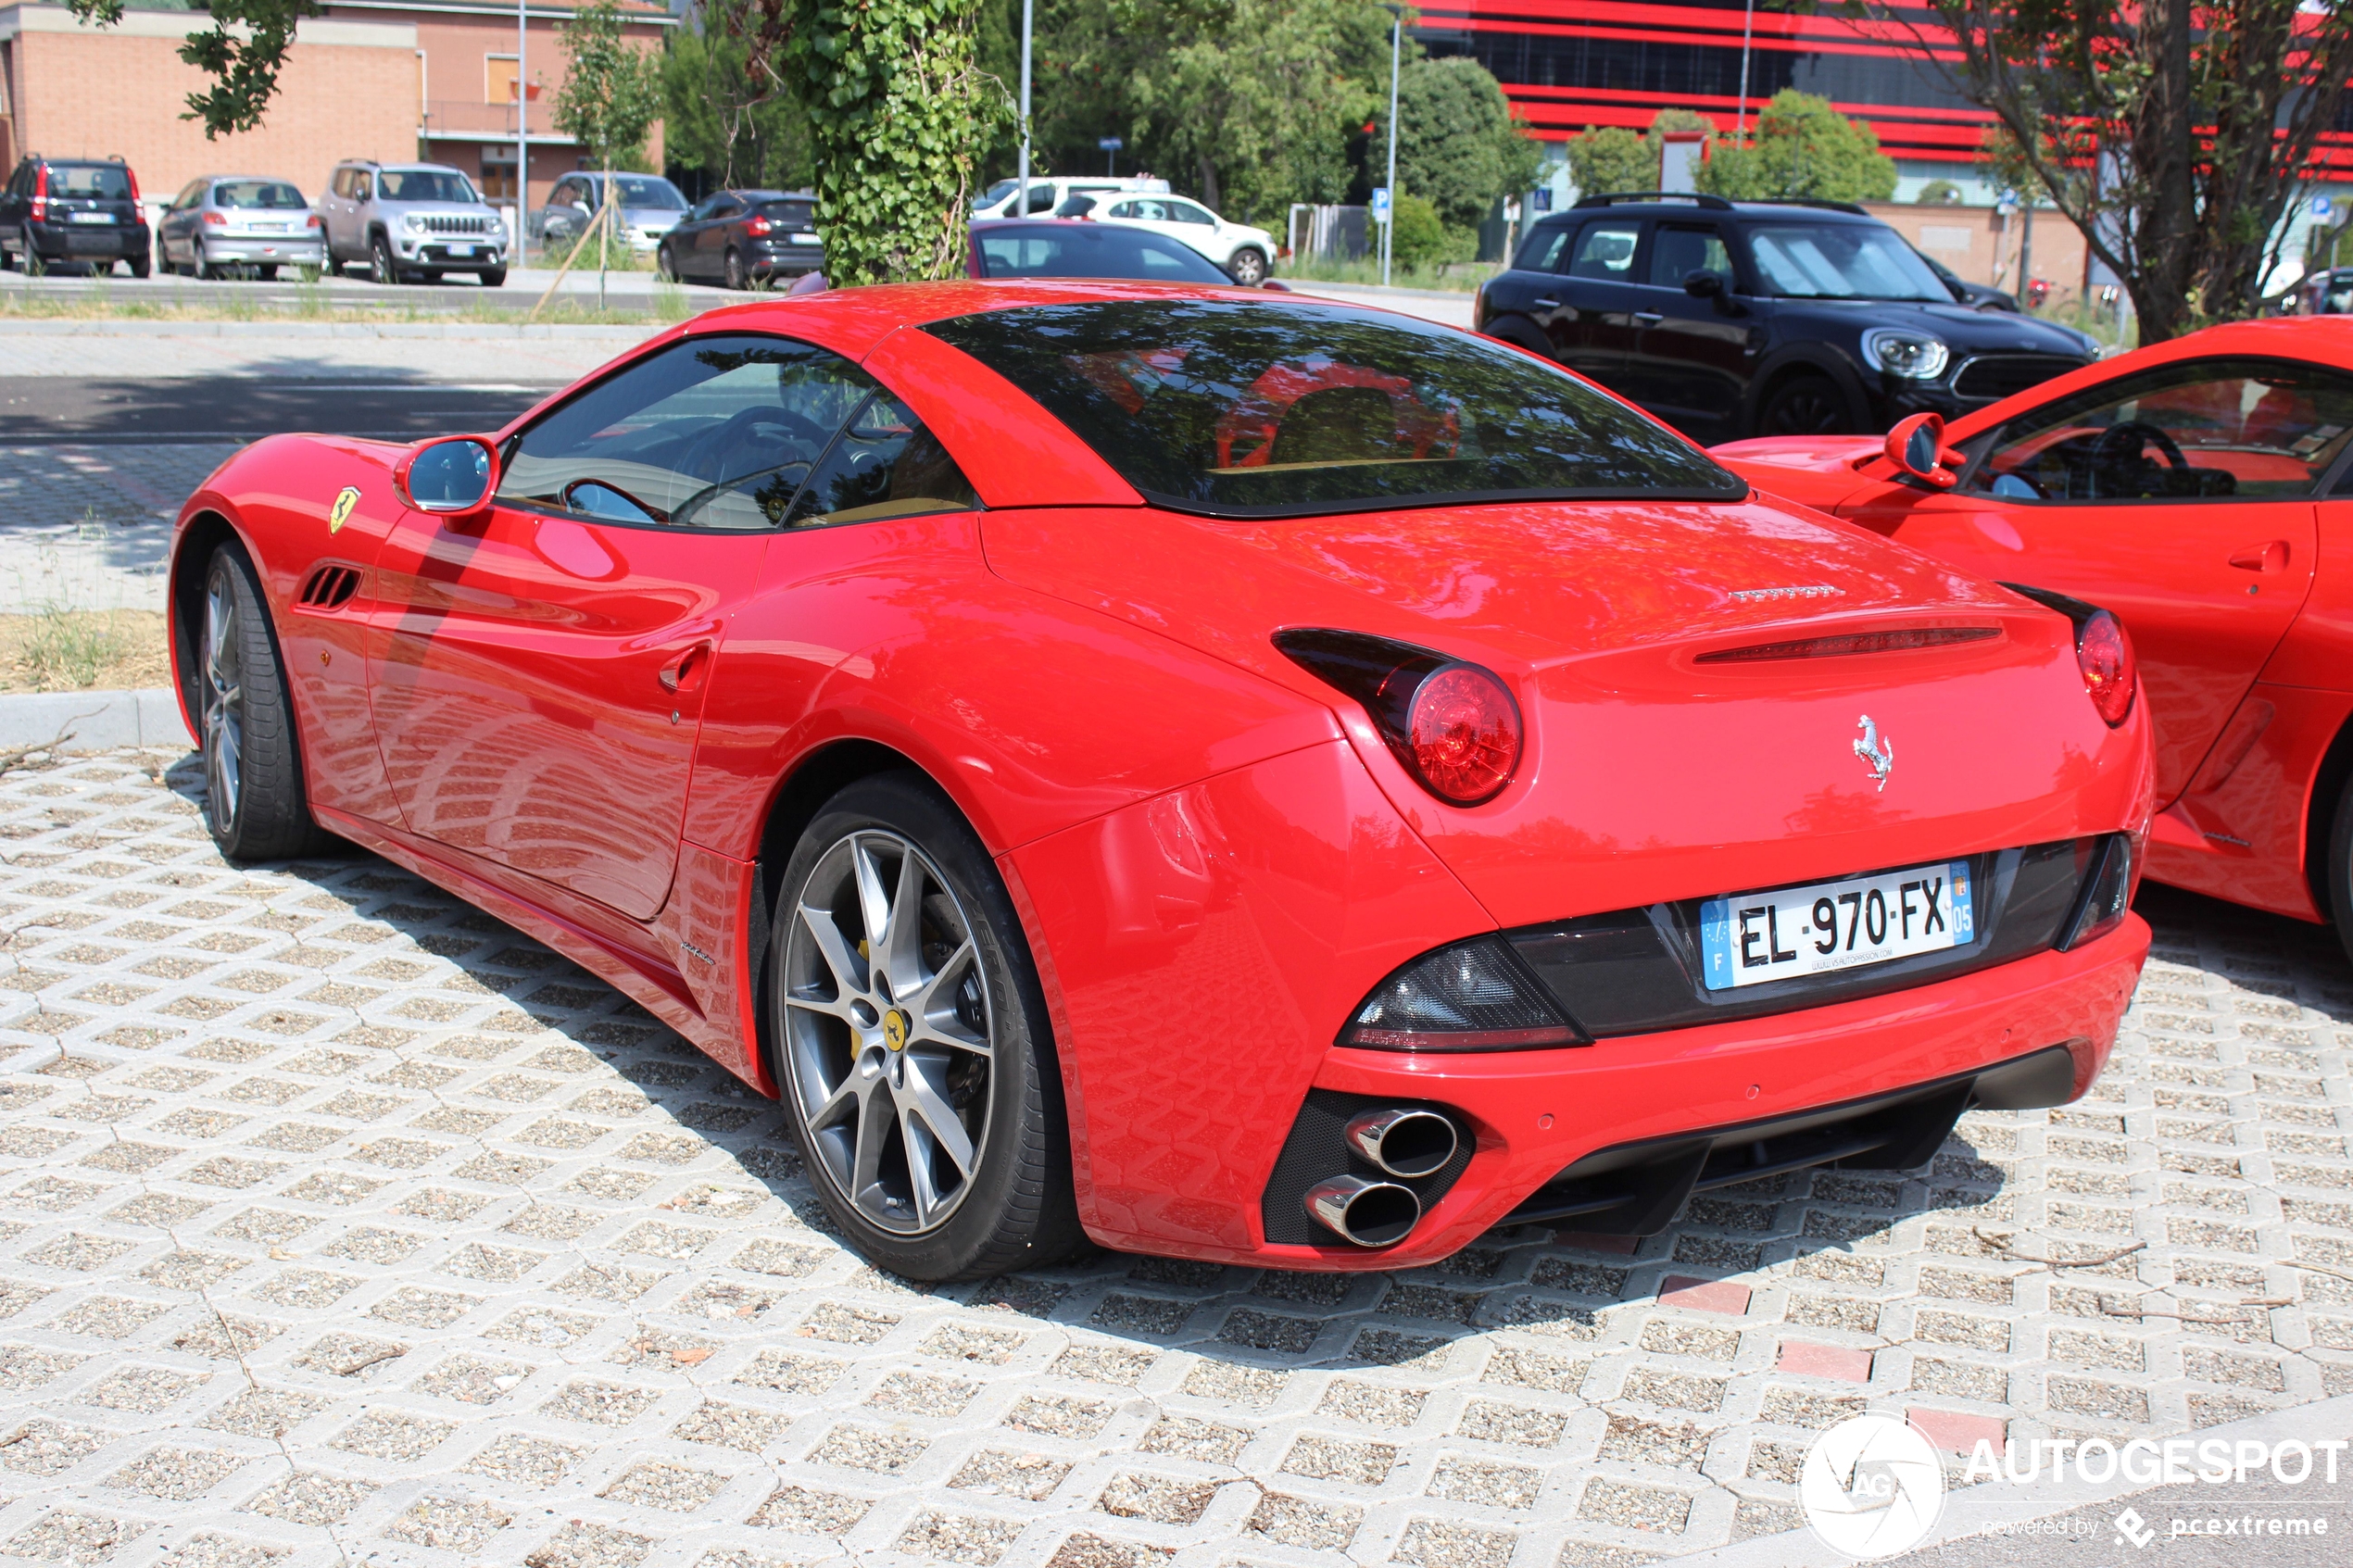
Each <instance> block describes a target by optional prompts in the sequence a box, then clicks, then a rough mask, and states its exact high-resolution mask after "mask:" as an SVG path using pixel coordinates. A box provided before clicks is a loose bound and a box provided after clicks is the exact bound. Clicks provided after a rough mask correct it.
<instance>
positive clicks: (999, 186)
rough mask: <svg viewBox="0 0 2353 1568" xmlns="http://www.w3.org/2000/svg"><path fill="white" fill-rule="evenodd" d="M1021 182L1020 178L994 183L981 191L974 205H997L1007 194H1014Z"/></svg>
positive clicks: (1033, 182)
mask: <svg viewBox="0 0 2353 1568" xmlns="http://www.w3.org/2000/svg"><path fill="white" fill-rule="evenodd" d="M1031 183H1032V184H1035V183H1037V182H1035V181H1032V182H1031ZM1020 184H1021V182H1020V181H1018V180H1000V181H998V182H996V183H995V184H994V185H991V186H989V187H988V189H987V190H985V191H983V192H981V194H980V200H978V201H976V202H975V203H973V205H974V206H975V207H995V206H996V205H997V204H998V203H999V202H1000V201H1003V200H1004V199H1005V198H1006V197H1007V196H1010V195H1012V194H1013V192H1014V190H1015V189H1016V188H1017V187H1018V186H1019V185H1020Z"/></svg>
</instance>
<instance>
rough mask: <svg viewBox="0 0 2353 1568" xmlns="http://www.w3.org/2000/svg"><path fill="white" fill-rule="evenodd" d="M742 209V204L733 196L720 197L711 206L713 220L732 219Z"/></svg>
mask: <svg viewBox="0 0 2353 1568" xmlns="http://www.w3.org/2000/svg"><path fill="white" fill-rule="evenodd" d="M743 209H744V204H743V203H741V202H739V201H737V200H736V198H735V197H733V196H721V197H720V198H718V199H717V200H716V201H714V202H712V203H711V217H713V218H733V217H735V216H736V214H737V213H739V212H741V211H742V210H743Z"/></svg>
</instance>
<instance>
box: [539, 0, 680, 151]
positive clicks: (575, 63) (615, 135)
mask: <svg viewBox="0 0 2353 1568" xmlns="http://www.w3.org/2000/svg"><path fill="white" fill-rule="evenodd" d="M560 38H561V40H562V43H563V49H564V55H565V56H566V58H567V60H568V62H569V63H568V65H567V66H566V69H565V71H564V84H563V86H562V87H561V88H560V89H559V90H558V92H557V94H556V113H555V120H556V129H557V130H559V131H560V132H563V133H564V134H565V135H567V136H570V137H571V138H573V140H574V141H576V142H578V143H579V144H581V146H582V147H584V148H585V149H586V151H587V154H588V160H589V162H590V163H591V164H592V165H594V166H595V167H596V168H598V169H613V168H617V167H618V168H626V167H628V166H629V165H631V164H633V163H635V162H636V161H637V160H638V159H640V158H642V157H644V152H643V149H644V147H645V144H646V135H647V132H650V131H651V130H652V129H653V124H654V121H655V120H657V119H660V118H661V107H662V91H661V64H660V62H659V61H658V60H656V59H655V57H654V56H652V55H650V54H648V53H647V52H646V51H645V50H643V49H640V48H638V47H637V46H636V45H635V44H632V43H630V42H629V41H628V40H627V39H625V38H623V36H622V33H621V11H620V9H619V8H618V7H617V6H614V5H613V3H612V0H594V4H591V5H588V6H583V7H581V9H580V10H578V11H576V12H574V13H573V19H572V20H570V21H568V22H566V23H564V24H563V26H562V28H561V30H560Z"/></svg>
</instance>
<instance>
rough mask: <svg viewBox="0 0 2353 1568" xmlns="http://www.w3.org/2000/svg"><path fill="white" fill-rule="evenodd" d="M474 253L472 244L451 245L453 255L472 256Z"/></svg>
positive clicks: (450, 252)
mask: <svg viewBox="0 0 2353 1568" xmlns="http://www.w3.org/2000/svg"><path fill="white" fill-rule="evenodd" d="M473 253H474V247H473V246H472V245H451V246H450V247H449V254H450V255H452V256H472V254H473Z"/></svg>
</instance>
